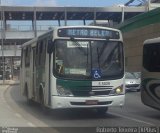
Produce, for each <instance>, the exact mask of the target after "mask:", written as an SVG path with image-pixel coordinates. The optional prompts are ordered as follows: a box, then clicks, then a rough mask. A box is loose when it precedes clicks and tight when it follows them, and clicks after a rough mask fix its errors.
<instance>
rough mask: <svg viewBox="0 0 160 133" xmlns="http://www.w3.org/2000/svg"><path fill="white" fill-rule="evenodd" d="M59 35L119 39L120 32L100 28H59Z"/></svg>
mask: <svg viewBox="0 0 160 133" xmlns="http://www.w3.org/2000/svg"><path fill="white" fill-rule="evenodd" d="M58 36H59V37H77V38H101V39H107V38H109V39H119V38H120V36H119V32H117V31H112V30H107V29H98V28H64V29H59V30H58Z"/></svg>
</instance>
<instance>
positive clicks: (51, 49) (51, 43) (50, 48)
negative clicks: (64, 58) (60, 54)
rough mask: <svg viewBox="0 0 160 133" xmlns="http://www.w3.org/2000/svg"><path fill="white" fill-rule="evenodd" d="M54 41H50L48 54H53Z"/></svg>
mask: <svg viewBox="0 0 160 133" xmlns="http://www.w3.org/2000/svg"><path fill="white" fill-rule="evenodd" d="M53 44H54V43H53V41H52V40H49V41H48V44H47V53H49V54H51V53H52V52H53Z"/></svg>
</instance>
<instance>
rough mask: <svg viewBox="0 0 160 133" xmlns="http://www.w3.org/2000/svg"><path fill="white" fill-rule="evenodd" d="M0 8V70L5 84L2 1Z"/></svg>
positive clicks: (0, 0) (0, 1)
mask: <svg viewBox="0 0 160 133" xmlns="http://www.w3.org/2000/svg"><path fill="white" fill-rule="evenodd" d="M0 6H1V51H2V64H3V65H2V70H3V84H4V82H5V79H4V75H5V69H4V67H5V66H4V42H3V10H2V0H0Z"/></svg>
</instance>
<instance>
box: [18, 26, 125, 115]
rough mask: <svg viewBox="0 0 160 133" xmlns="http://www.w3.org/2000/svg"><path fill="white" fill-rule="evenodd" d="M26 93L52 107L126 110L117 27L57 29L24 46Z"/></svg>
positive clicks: (22, 77)
mask: <svg viewBox="0 0 160 133" xmlns="http://www.w3.org/2000/svg"><path fill="white" fill-rule="evenodd" d="M21 61H22V62H21V92H22V94H23V95H25V96H26V97H27V99H28V101H30V100H33V101H36V102H39V103H40V104H41V105H43V106H44V107H49V108H51V109H64V108H95V109H97V110H98V112H101V113H105V112H106V111H107V109H108V107H109V106H123V105H124V100H125V89H124V53H123V39H122V34H121V32H120V31H119V30H117V29H112V28H104V27H97V26H65V27H57V28H54V29H53V30H52V31H49V32H48V33H46V34H43V35H41V36H39V37H37V38H35V39H33V40H31V41H29V42H26V43H25V44H23V45H22V55H21Z"/></svg>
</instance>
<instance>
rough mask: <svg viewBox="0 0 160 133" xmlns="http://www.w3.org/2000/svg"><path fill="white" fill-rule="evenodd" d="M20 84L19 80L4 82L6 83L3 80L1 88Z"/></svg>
mask: <svg viewBox="0 0 160 133" xmlns="http://www.w3.org/2000/svg"><path fill="white" fill-rule="evenodd" d="M19 83H20V81H19V80H4V83H3V80H0V88H1V86H2V85H16V84H19Z"/></svg>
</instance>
